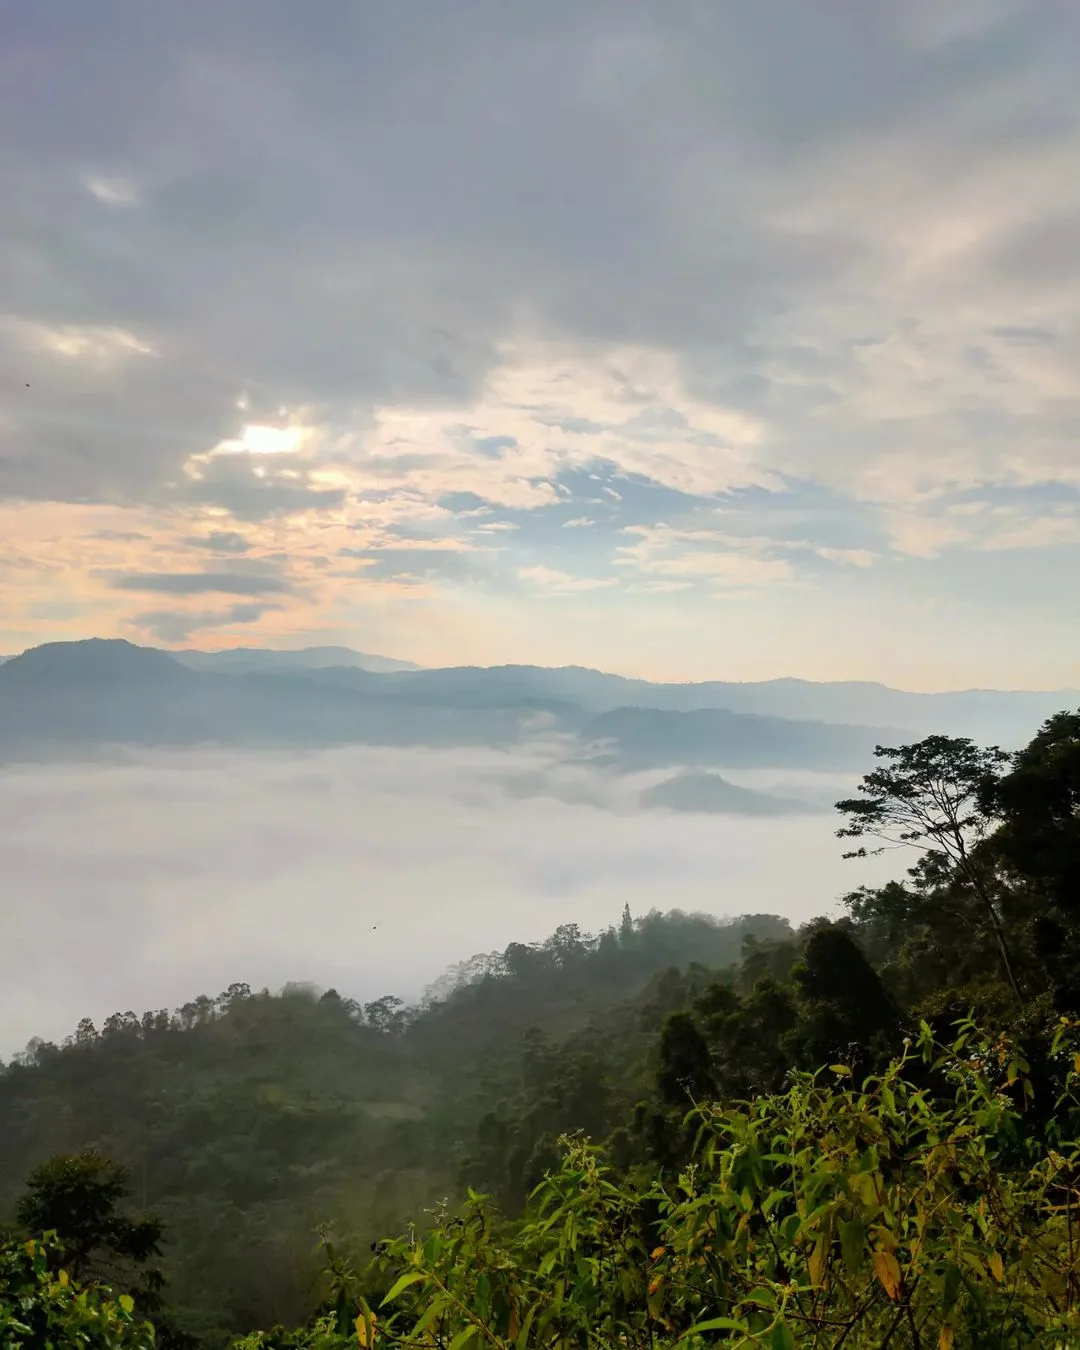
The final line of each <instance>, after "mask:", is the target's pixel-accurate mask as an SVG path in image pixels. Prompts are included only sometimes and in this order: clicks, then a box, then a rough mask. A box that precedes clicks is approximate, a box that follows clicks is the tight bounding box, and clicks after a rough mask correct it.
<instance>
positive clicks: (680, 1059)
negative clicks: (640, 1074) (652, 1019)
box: [658, 1012, 714, 1106]
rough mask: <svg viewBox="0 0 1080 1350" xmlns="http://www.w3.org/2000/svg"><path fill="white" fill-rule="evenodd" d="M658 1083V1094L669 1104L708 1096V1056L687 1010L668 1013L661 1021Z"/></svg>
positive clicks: (709, 1075)
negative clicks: (664, 1020) (662, 1027)
mask: <svg viewBox="0 0 1080 1350" xmlns="http://www.w3.org/2000/svg"><path fill="white" fill-rule="evenodd" d="M658 1083H659V1087H660V1095H661V1096H662V1097H663V1099H664V1101H665V1102H668V1103H669V1104H670V1105H672V1106H678V1105H689V1104H690V1103H691V1102H695V1101H702V1100H704V1099H705V1098H707V1097H710V1096H711V1095H712V1092H713V1086H714V1085H713V1075H712V1057H711V1055H710V1054H709V1047H708V1046H707V1045H706V1044H705V1040H704V1037H703V1036H702V1034H701V1032H700V1031H698V1029H697V1027H696V1026H695V1024H694V1019H693V1017H691V1015H690V1014H689V1013H685V1012H677V1013H672V1014H671V1016H670V1017H669V1018H668V1019H667V1021H666V1022H665V1023H664V1030H663V1032H662V1033H661V1036H660V1074H659V1079H658Z"/></svg>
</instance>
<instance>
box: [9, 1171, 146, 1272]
mask: <svg viewBox="0 0 1080 1350" xmlns="http://www.w3.org/2000/svg"><path fill="white" fill-rule="evenodd" d="M127 1189H128V1172H127V1169H126V1168H124V1167H121V1166H120V1165H119V1164H118V1163H115V1162H112V1161H110V1160H109V1159H107V1158H103V1157H101V1155H100V1154H97V1153H93V1152H88V1153H82V1154H79V1155H77V1156H75V1157H56V1158H50V1159H49V1160H48V1162H45V1163H42V1165H41V1166H40V1167H36V1168H35V1169H34V1170H33V1172H31V1173H30V1176H29V1177H28V1179H27V1182H26V1192H25V1194H24V1195H23V1196H22V1198H21V1199H20V1200H19V1203H18V1205H17V1206H16V1210H15V1214H16V1218H17V1219H18V1221H19V1223H20V1224H21V1225H22V1227H23V1228H24V1229H25V1230H26V1231H27V1232H29V1233H31V1234H34V1235H39V1236H40V1235H41V1234H42V1233H46V1232H53V1233H55V1234H56V1237H57V1241H58V1243H59V1246H60V1259H61V1261H62V1262H63V1264H64V1265H65V1266H66V1267H67V1268H68V1269H69V1270H70V1271H71V1274H72V1277H73V1278H74V1279H75V1280H78V1281H81V1280H83V1279H85V1278H86V1277H87V1276H88V1275H90V1274H91V1273H92V1274H93V1275H94V1277H95V1278H101V1277H102V1275H103V1274H105V1273H106V1271H108V1272H110V1273H112V1272H114V1271H115V1268H116V1266H117V1264H120V1265H121V1267H123V1265H124V1264H127V1263H130V1264H134V1265H143V1264H145V1263H146V1262H147V1261H148V1260H149V1259H150V1258H151V1257H152V1256H160V1255H161V1236H162V1230H161V1224H160V1222H159V1221H158V1220H157V1219H153V1218H143V1219H132V1218H129V1217H128V1216H127V1215H124V1214H121V1213H120V1212H119V1211H118V1209H117V1206H118V1205H119V1203H120V1201H121V1200H122V1199H123V1198H124V1197H125V1195H126V1193H127Z"/></svg>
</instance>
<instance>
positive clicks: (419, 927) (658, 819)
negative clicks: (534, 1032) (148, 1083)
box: [0, 746, 895, 1057]
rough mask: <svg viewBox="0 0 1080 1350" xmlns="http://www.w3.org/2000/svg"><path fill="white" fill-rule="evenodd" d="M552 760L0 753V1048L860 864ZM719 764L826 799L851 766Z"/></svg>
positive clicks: (799, 888) (796, 832)
mask: <svg viewBox="0 0 1080 1350" xmlns="http://www.w3.org/2000/svg"><path fill="white" fill-rule="evenodd" d="M558 758H559V756H558V747H549V748H547V749H544V747H542V746H541V747H537V748H536V749H534V751H532V752H531V753H528V754H524V753H519V754H514V755H502V754H495V753H491V752H479V751H469V752H466V751H452V752H438V751H428V750H424V751H412V750H396V751H393V750H376V749H368V748H364V749H349V750H340V751H331V752H325V753H318V754H306V755H297V756H286V755H270V754H262V755H250V756H239V755H231V754H230V755H225V754H213V753H201V752H200V753H194V752H193V753H176V754H155V755H152V756H150V755H147V756H140V755H125V756H123V757H122V758H120V757H117V758H116V759H114V760H113V761H112V762H101V763H97V764H93V765H58V766H48V767H32V768H24V769H11V768H9V769H7V770H5V771H4V772H3V773H2V774H0V822H2V824H0V870H2V872H3V876H4V881H5V896H6V903H5V905H4V909H3V914H2V916H0V1054H3V1055H4V1056H5V1057H8V1056H10V1054H11V1053H12V1052H14V1051H15V1050H17V1049H21V1048H22V1046H24V1045H25V1044H26V1042H27V1040H28V1039H29V1038H30V1037H31V1036H34V1035H41V1036H45V1037H55V1038H62V1037H63V1036H65V1035H67V1034H69V1033H70V1032H71V1031H72V1030H73V1029H74V1027H75V1024H76V1023H77V1021H78V1020H79V1018H81V1017H83V1016H91V1017H94V1018H95V1019H96V1020H99V1021H100V1019H101V1018H103V1017H105V1016H107V1015H108V1014H109V1013H111V1012H115V1011H122V1010H125V1009H127V1008H131V1009H133V1010H136V1011H140V1012H141V1011H143V1010H144V1009H147V1008H152V1007H162V1006H169V1007H171V1006H176V1005H179V1004H180V1003H183V1002H185V1001H187V1000H188V999H189V998H192V997H194V996H195V995H196V994H198V993H201V992H207V993H210V994H212V995H213V994H216V993H218V992H219V991H220V990H221V989H224V988H225V987H226V986H227V985H228V984H229V983H230V982H232V981H234V980H246V981H248V982H249V983H251V984H252V985H253V986H256V987H261V986H263V985H269V986H270V987H271V988H278V987H280V986H281V985H282V984H284V983H285V982H286V981H288V980H301V981H302V980H310V981H314V982H315V983H317V984H319V985H322V986H330V985H333V986H336V987H337V988H338V989H339V990H340V991H341V992H342V993H346V992H348V993H350V994H352V995H353V996H355V997H360V998H364V999H368V998H372V997H377V996H380V995H382V994H384V993H390V992H396V993H399V994H403V995H406V996H410V997H415V996H417V995H418V994H419V993H420V991H421V990H422V988H423V987H424V986H425V985H426V984H427V983H429V982H430V981H431V980H433V979H434V978H435V977H437V976H438V975H439V974H441V973H442V971H443V970H444V969H445V968H446V967H447V966H449V965H450V964H452V963H453V962H455V961H458V960H461V959H464V958H466V957H468V956H470V955H472V954H473V953H475V952H477V951H490V950H494V949H500V950H501V949H502V948H503V947H505V946H506V945H507V944H508V943H510V942H512V941H530V940H538V939H542V938H544V937H546V936H547V935H548V934H550V933H551V932H552V931H553V930H554V929H555V928H556V927H557V926H558V925H559V924H561V923H569V922H572V923H578V924H580V925H581V926H582V927H583V928H584V929H586V930H591V931H596V930H598V929H601V928H603V927H606V926H607V925H609V924H612V923H617V922H618V919H619V915H620V913H621V911H622V907H623V905H624V904H629V905H630V908H631V910H632V911H633V912H634V913H636V914H642V913H646V912H648V911H649V910H650V909H653V908H658V909H661V910H667V909H674V908H680V909H685V910H690V911H694V910H701V911H705V912H708V913H713V914H721V915H722V914H738V913H743V912H753V911H757V912H761V911H770V912H775V913H779V914H784V915H787V916H789V917H791V918H792V919H793V920H799V919H804V918H808V917H810V916H812V915H813V914H816V913H820V912H822V911H824V910H825V909H826V908H827V907H829V906H831V905H832V904H833V903H834V902H835V901H836V899H837V898H838V897H839V896H840V895H841V894H842V893H843V892H844V891H846V890H849V889H852V888H854V887H855V886H856V885H858V884H860V883H861V882H862V881H864V880H867V881H869V880H871V879H873V876H874V875H876V872H875V870H874V868H875V865H864V864H853V863H844V862H842V860H841V857H840V854H841V849H840V847H839V842H838V841H837V840H836V839H835V838H834V837H833V833H832V831H833V828H834V821H833V820H832V819H831V817H830V816H828V815H807V816H802V817H793V818H783V819H747V818H736V817H728V816H703V815H680V814H677V813H668V812H663V811H642V810H641V809H640V808H639V805H638V793H639V790H640V787H641V786H642V783H643V782H645V781H651V780H642V782H631V781H629V780H626V779H622V778H614V779H609V778H607V777H604V776H602V775H600V774H599V773H597V772H595V771H594V770H591V769H589V768H588V767H587V766H582V765H576V766H566V765H563V766H561V767H560V766H559V765H558V763H557V760H558ZM729 776H730V777H731V778H732V779H733V780H737V781H739V782H745V783H746V785H747V786H751V787H756V788H758V789H767V790H770V791H776V792H777V793H779V794H781V795H787V796H791V797H799V798H802V799H803V800H806V799H814V798H815V797H816V798H817V800H819V801H822V802H824V801H831V800H834V799H835V797H836V795H837V794H838V792H839V791H842V790H844V789H846V788H847V787H848V786H850V783H849V782H848V781H847V780H844V779H842V778H833V777H828V776H820V775H807V774H787V775H785V774H782V773H780V774H778V773H769V774H760V773H759V774H757V775H754V774H744V775H741V776H740V775H738V774H731V775H729ZM894 861H895V860H890V865H891V864H892V863H893V862H894ZM887 874H888V873H887V869H884V870H882V875H887Z"/></svg>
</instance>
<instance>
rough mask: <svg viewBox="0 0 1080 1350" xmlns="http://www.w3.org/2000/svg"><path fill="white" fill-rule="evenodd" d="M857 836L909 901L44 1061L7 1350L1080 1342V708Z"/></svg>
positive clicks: (218, 1023)
mask: <svg viewBox="0 0 1080 1350" xmlns="http://www.w3.org/2000/svg"><path fill="white" fill-rule="evenodd" d="M838 811H839V814H840V826H839V829H838V834H839V835H840V837H841V838H842V839H843V840H844V841H845V845H844V846H845V848H847V849H848V851H849V853H850V855H851V856H853V857H856V858H857V857H858V856H859V855H861V854H863V853H865V852H869V851H871V850H876V849H879V848H881V849H895V850H896V856H897V859H898V867H897V872H898V874H899V875H898V876H897V878H896V879H895V880H894V881H892V882H891V883H889V884H888V885H886V886H884V887H882V888H880V889H868V888H865V887H863V888H859V889H855V890H853V891H852V892H851V893H850V894H849V895H848V896H846V897H845V898H844V900H843V905H842V912H841V915H840V917H834V918H831V919H819V920H815V921H813V922H811V923H808V924H806V925H804V926H803V927H802V928H800V929H798V930H793V929H792V928H791V927H790V926H789V925H788V923H787V922H786V921H784V920H782V919H779V918H777V917H775V916H768V915H755V916H746V917H742V918H739V919H735V920H727V921H720V920H716V919H712V918H709V917H707V916H702V915H690V914H685V913H682V912H680V911H678V910H673V911H670V912H667V913H663V912H661V911H660V910H659V909H657V910H656V911H655V912H653V913H651V914H649V915H647V916H638V917H635V916H633V915H632V914H631V913H630V912H629V910H627V911H625V912H624V914H623V917H622V921H621V923H620V924H619V925H618V926H617V927H613V928H611V929H610V930H608V931H606V932H603V933H600V934H597V935H588V934H584V933H582V932H580V931H579V930H578V929H577V928H575V927H573V926H568V927H563V928H560V929H558V930H557V931H556V932H555V933H554V934H553V935H552V936H551V937H550V938H549V939H548V940H547V941H546V942H544V943H542V944H539V945H535V946H531V945H530V946H526V945H517V944H515V945H511V946H510V947H509V948H507V950H506V951H505V952H502V953H493V954H489V955H482V956H477V957H475V958H473V959H472V960H471V961H469V962H466V963H464V964H463V965H462V966H460V967H458V968H457V969H455V970H454V971H452V972H451V973H450V974H449V975H448V976H447V977H446V978H445V980H443V981H442V982H440V984H439V985H438V986H437V987H434V988H433V989H431V990H429V991H428V995H427V996H426V997H425V999H424V1000H422V1002H421V1003H420V1004H419V1005H418V1006H415V1007H410V1006H406V1005H404V1004H402V1003H401V1002H400V1001H398V1000H396V999H394V998H390V997H387V998H383V999H379V1000H376V1001H374V1002H370V1003H366V1004H363V1005H360V1004H358V1003H356V1002H354V1001H352V1000H350V999H349V998H346V997H342V996H340V995H339V994H338V993H337V992H336V991H334V990H328V991H326V992H323V993H321V994H319V993H318V992H317V991H314V990H312V989H309V988H306V987H302V986H295V987H293V986H290V987H286V988H285V989H284V990H282V991H280V992H279V993H270V992H269V991H267V990H263V991H261V992H256V991H252V990H251V989H249V988H248V987H247V986H245V985H233V986H231V987H230V988H229V989H227V990H226V991H225V992H224V993H222V994H220V995H218V996H217V997H210V996H203V997H200V998H197V999H195V1000H193V1001H192V1002H191V1003H189V1004H187V1005H185V1006H184V1007H183V1008H180V1009H178V1010H176V1011H174V1012H169V1011H167V1010H162V1011H156V1012H148V1013H144V1014H143V1015H141V1016H139V1015H136V1014H135V1013H134V1012H124V1013H118V1014H115V1015H114V1016H112V1017H110V1018H109V1019H108V1020H107V1021H106V1022H105V1024H104V1025H103V1026H101V1027H100V1028H98V1027H95V1026H94V1025H93V1024H91V1023H90V1022H89V1021H84V1022H82V1023H80V1025H79V1026H78V1028H77V1029H76V1030H75V1032H74V1033H73V1035H72V1036H71V1037H70V1038H69V1039H68V1040H67V1041H65V1042H64V1044H62V1045H54V1044H49V1043H43V1042H33V1043H31V1045H30V1046H28V1047H27V1049H26V1051H25V1052H23V1053H22V1054H21V1055H18V1056H16V1057H15V1060H14V1062H12V1063H11V1064H9V1065H8V1066H6V1068H4V1069H3V1070H2V1071H0V1216H4V1217H6V1220H7V1224H8V1228H7V1231H6V1236H5V1239H4V1243H3V1246H2V1247H0V1344H5V1345H6V1344H10V1345H26V1346H37V1345H46V1344H52V1345H55V1346H58V1347H59V1346H66V1345H72V1346H74V1345H77V1344H78V1345H96V1346H103V1347H104V1346H146V1345H150V1344H155V1343H156V1344H157V1345H159V1346H162V1345H164V1346H175V1347H196V1346H197V1347H206V1350H212V1348H213V1347H219V1346H227V1345H230V1344H232V1345H236V1346H243V1347H245V1350H256V1347H264V1348H265V1350H286V1347H300V1346H303V1347H311V1350H315V1347H323V1348H324V1350H332V1348H333V1347H339V1346H340V1347H343V1346H345V1345H356V1344H360V1345H361V1346H370V1345H372V1344H379V1345H387V1346H390V1345H416V1346H419V1345H431V1346H445V1347H453V1350H460V1347H464V1346H466V1345H469V1344H474V1345H476V1346H481V1345H488V1346H497V1347H510V1346H515V1347H526V1346H565V1347H571V1346H573V1347H576V1346H595V1347H616V1346H635V1347H636V1346H642V1347H644V1346H649V1347H653V1348H659V1347H664V1346H673V1345H676V1344H680V1345H688V1346H690V1345H705V1344H712V1343H721V1344H724V1345H731V1346H749V1345H761V1346H769V1347H772V1348H773V1350H787V1348H788V1347H801V1346H815V1347H817V1346H821V1347H825V1346H829V1347H841V1346H843V1347H849V1348H850V1347H871V1346H873V1347H879V1346H892V1347H905V1350H907V1348H910V1350H921V1348H922V1347H939V1348H940V1350H949V1347H952V1346H955V1347H957V1348H958V1350H959V1348H960V1347H971V1348H972V1350H974V1348H975V1347H984V1346H1010V1347H1011V1346H1016V1347H1019V1346H1045V1347H1051V1346H1053V1347H1065V1346H1073V1345H1077V1344H1080V1190H1078V1186H1080V1171H1078V1168H1080V1143H1078V1142H1077V1141H1080V712H1077V713H1061V714H1059V715H1057V716H1055V717H1053V718H1051V719H1050V720H1049V721H1048V722H1046V723H1045V724H1044V725H1043V727H1042V728H1041V729H1040V730H1039V731H1038V733H1037V735H1036V736H1035V737H1034V739H1033V740H1032V741H1031V742H1030V744H1028V745H1027V746H1026V747H1025V748H1024V749H1022V750H1021V751H1019V752H1018V753H1016V754H1011V755H1010V754H1005V753H1003V752H1001V751H999V750H996V749H993V748H990V749H986V748H982V747H980V746H978V745H976V744H974V743H973V742H971V741H969V740H966V739H954V738H949V737H944V736H934V737H929V738H927V739H925V740H922V741H920V742H917V743H914V744H910V745H903V746H899V747H894V748H889V747H879V748H878V751H877V767H876V768H875V769H874V771H873V772H871V773H869V774H868V775H867V776H866V777H865V778H864V779H863V781H862V783H861V785H860V789H859V792H858V794H857V796H856V797H854V798H852V799H851V800H848V801H844V802H840V803H838ZM905 862H906V863H909V864H910V866H909V867H907V869H906V870H905V867H904V863H905ZM853 879H857V878H853ZM660 898H661V897H658V899H660ZM285 1327H291V1328H294V1330H291V1331H286V1330H283V1328H285ZM154 1328H156V1330H154Z"/></svg>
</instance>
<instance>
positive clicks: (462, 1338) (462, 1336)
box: [450, 1322, 476, 1350]
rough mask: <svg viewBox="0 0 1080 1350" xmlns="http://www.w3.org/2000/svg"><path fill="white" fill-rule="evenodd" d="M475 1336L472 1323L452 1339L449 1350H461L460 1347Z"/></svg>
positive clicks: (474, 1325) (474, 1327)
mask: <svg viewBox="0 0 1080 1350" xmlns="http://www.w3.org/2000/svg"><path fill="white" fill-rule="evenodd" d="M475 1335H476V1324H475V1323H474V1322H470V1323H469V1325H468V1326H467V1327H466V1328H465V1330H464V1331H459V1332H458V1334H457V1335H456V1336H455V1337H454V1339H453V1340H452V1341H451V1342H450V1350H461V1347H462V1346H463V1345H467V1344H468V1343H469V1341H471V1340H472V1338H473V1337H474V1336H475Z"/></svg>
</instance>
